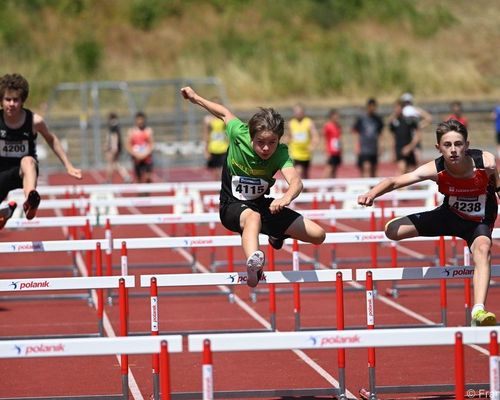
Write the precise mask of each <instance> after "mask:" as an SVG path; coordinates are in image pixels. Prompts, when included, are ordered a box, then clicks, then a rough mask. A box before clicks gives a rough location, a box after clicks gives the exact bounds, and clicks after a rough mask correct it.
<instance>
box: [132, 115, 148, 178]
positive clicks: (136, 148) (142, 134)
mask: <svg viewBox="0 0 500 400" xmlns="http://www.w3.org/2000/svg"><path fill="white" fill-rule="evenodd" d="M153 150H154V139H153V129H151V128H150V127H149V126H147V124H146V114H145V113H143V112H142V111H139V112H138V113H137V114H136V115H135V126H134V127H133V128H130V129H129V131H128V137H127V151H128V153H129V154H130V156H131V157H132V161H133V163H134V173H135V177H136V180H137V182H138V183H151V182H153Z"/></svg>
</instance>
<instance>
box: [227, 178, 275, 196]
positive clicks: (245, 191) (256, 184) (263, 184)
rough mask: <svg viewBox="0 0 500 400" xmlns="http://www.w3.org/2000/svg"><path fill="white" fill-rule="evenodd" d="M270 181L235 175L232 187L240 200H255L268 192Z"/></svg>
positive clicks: (234, 194)
mask: <svg viewBox="0 0 500 400" xmlns="http://www.w3.org/2000/svg"><path fill="white" fill-rule="evenodd" d="M268 187H269V183H268V182H267V181H265V180H264V179H260V178H249V177H247V176H233V178H232V180H231V188H232V192H233V196H234V197H236V198H237V199H238V200H254V199H256V198H258V197H260V196H262V195H263V194H264V193H266V191H267V188H268Z"/></svg>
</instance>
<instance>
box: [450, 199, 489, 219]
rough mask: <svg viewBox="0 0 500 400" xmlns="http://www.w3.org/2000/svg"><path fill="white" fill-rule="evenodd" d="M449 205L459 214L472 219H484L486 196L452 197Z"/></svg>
mask: <svg viewBox="0 0 500 400" xmlns="http://www.w3.org/2000/svg"><path fill="white" fill-rule="evenodd" d="M449 203H450V205H451V207H453V208H454V209H455V210H456V211H457V212H458V213H459V214H462V215H463V216H465V217H470V218H472V219H475V218H482V217H484V212H485V209H486V195H485V194H482V195H479V196H477V197H458V196H450V200H449Z"/></svg>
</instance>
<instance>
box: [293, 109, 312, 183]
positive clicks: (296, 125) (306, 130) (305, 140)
mask: <svg viewBox="0 0 500 400" xmlns="http://www.w3.org/2000/svg"><path fill="white" fill-rule="evenodd" d="M286 139H287V141H288V146H289V148H290V157H291V158H292V161H293V165H294V166H295V168H296V169H297V171H298V172H299V176H300V177H301V178H302V179H307V178H309V168H310V166H311V161H312V157H313V153H314V149H315V148H316V146H317V145H318V143H319V134H318V131H317V129H316V125H314V122H313V120H312V119H311V118H309V117H308V116H306V112H305V108H304V106H303V105H302V104H296V105H295V106H294V107H293V118H291V119H290V121H289V123H288V137H287V138H286Z"/></svg>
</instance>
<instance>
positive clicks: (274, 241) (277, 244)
mask: <svg viewBox="0 0 500 400" xmlns="http://www.w3.org/2000/svg"><path fill="white" fill-rule="evenodd" d="M268 240H269V244H270V245H271V246H272V247H273V249H275V250H279V249H281V248H282V247H283V242H284V241H285V239H284V238H281V239H279V238H276V237H274V236H269V238H268Z"/></svg>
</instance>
